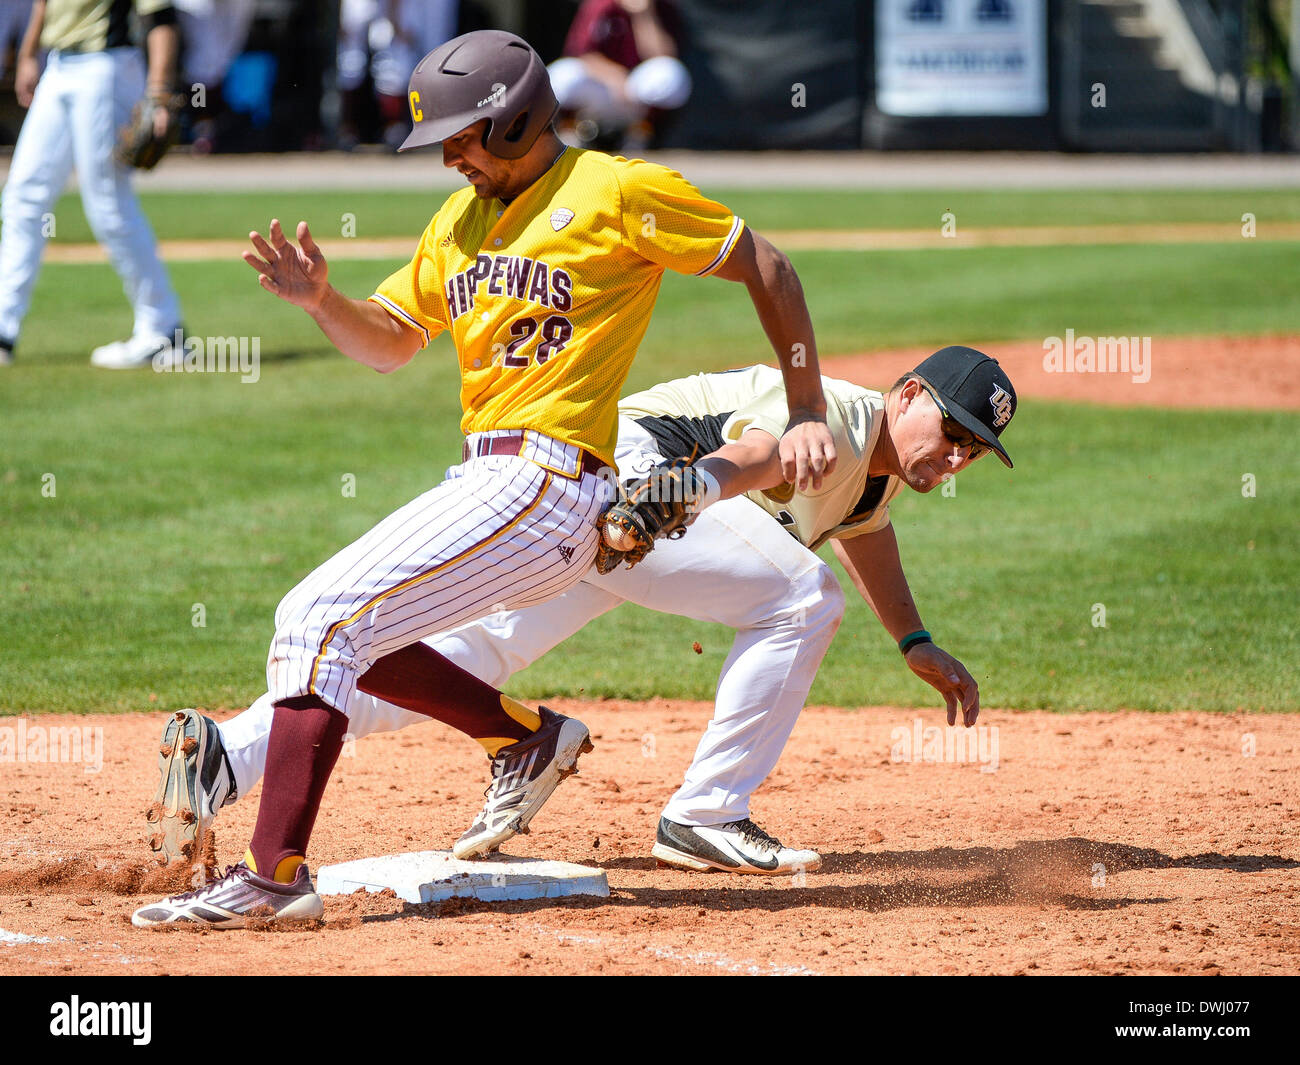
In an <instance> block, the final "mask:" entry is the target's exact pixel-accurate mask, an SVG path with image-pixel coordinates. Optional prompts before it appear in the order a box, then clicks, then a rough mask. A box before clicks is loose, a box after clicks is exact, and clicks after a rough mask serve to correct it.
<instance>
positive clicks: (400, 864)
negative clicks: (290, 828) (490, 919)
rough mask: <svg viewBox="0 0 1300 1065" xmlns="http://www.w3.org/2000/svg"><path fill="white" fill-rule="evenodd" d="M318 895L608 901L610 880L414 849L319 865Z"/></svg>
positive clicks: (563, 866)
mask: <svg viewBox="0 0 1300 1065" xmlns="http://www.w3.org/2000/svg"><path fill="white" fill-rule="evenodd" d="M315 879H316V891H317V893H318V894H321V895H350V894H352V892H354V891H356V890H357V889H358V888H365V889H366V890H367V891H383V890H385V889H386V888H391V889H392V890H393V891H394V892H396V893H397V895H398V897H399V898H403V899H405V900H406V901H407V902H439V901H441V900H442V899H465V898H475V899H483V900H484V901H487V902H498V901H504V900H509V899H556V898H562V897H563V896H566V895H599V896H600V897H601V898H608V897H609V881H608V880H606V879H605V874H604V872H603V871H602V870H599V869H592V868H589V867H588V866H585V865H575V864H574V863H573V862H548V861H545V860H543V859H541V858H509V857H506V856H504V855H503V856H501V857H498V858H496V859H494V860H492V861H472V862H467V861H460V860H459V859H456V858H453V857H452V856H451V851H418V852H414V853H410V854H385V855H383V856H381V857H379V858H360V859H358V860H357V861H355V862H341V863H339V864H338V865H323V866H321V867H320V868H319V869H318V870H317V871H316V878H315Z"/></svg>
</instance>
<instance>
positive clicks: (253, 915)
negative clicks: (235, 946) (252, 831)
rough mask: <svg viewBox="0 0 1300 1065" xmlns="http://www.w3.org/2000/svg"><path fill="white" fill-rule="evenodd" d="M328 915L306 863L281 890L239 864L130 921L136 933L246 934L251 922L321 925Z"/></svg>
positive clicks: (145, 909) (144, 908) (144, 909)
mask: <svg viewBox="0 0 1300 1065" xmlns="http://www.w3.org/2000/svg"><path fill="white" fill-rule="evenodd" d="M324 912H325V906H324V904H323V903H322V902H321V897H320V896H319V895H317V894H316V887H315V885H314V884H313V883H312V882H311V873H310V872H308V870H307V866H306V863H304V864H302V865H300V866H298V873H297V875H296V876H295V877H294V881H293V883H292V884H280V883H277V882H276V881H274V880H268V879H266V877H264V876H258V875H257V874H256V873H255V872H253V870H251V869H250V868H248V866H246V865H245V864H244V863H243V862H240V863H239V864H238V865H232V866H230V867H229V868H228V869H227V870H226V872H225V875H224V876H222V877H221V879H220V880H214V881H213V882H212V883H211V884H207V885H205V886H204V887H201V888H198V889H196V890H194V891H186V892H184V893H183V894H180V895H170V896H168V897H167V898H165V899H163V900H162V901H161V902H154V903H151V904H150V905H148V906H141V907H140V908H139V909H138V910H136V911H135V913H133V914H132V915H131V923H132V924H133V925H135V926H136V927H137V928H161V927H164V926H166V925H198V926H199V927H201V928H243V927H245V926H246V925H247V924H248V923H249V922H250V921H251V922H252V923H254V924H261V923H263V922H267V921H274V922H275V923H277V924H281V923H285V922H288V921H313V920H319V919H320V917H321V915H322V914H324Z"/></svg>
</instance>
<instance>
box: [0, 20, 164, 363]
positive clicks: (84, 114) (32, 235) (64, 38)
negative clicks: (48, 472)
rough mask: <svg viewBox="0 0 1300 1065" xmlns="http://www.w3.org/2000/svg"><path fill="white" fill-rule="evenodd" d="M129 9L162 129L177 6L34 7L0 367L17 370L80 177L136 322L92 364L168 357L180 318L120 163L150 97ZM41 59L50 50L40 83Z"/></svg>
mask: <svg viewBox="0 0 1300 1065" xmlns="http://www.w3.org/2000/svg"><path fill="white" fill-rule="evenodd" d="M132 8H134V9H135V11H136V13H137V14H139V15H140V17H141V20H142V22H143V24H144V27H145V32H146V43H147V46H148V52H149V67H148V81H147V91H148V93H149V96H150V98H151V99H154V100H157V101H159V104H158V107H157V109H156V111H155V124H156V125H158V124H162V125H164V126H165V124H166V123H167V122H168V121H169V120H170V119H169V117H168V115H167V110H166V107H165V105H164V104H163V102H162V101H164V100H169V99H170V98H171V93H172V82H173V79H174V77H175V71H176V54H177V49H178V38H177V34H176V12H175V10H174V9H173V7H172V5H171V2H170V0H36V3H35V5H34V6H33V8H32V15H31V21H30V22H29V23H28V28H27V33H26V35H25V36H24V38H23V43H22V47H21V48H20V50H19V54H18V68H17V72H16V75H15V89H16V91H17V94H18V102H19V103H20V104H22V105H23V106H24V107H27V108H28V112H27V119H26V121H24V122H23V128H22V131H21V132H20V133H19V135H18V143H17V145H15V147H14V154H13V159H12V161H11V162H10V165H9V177H8V179H7V181H6V182H5V187H4V200H3V207H2V208H0V211H2V213H3V230H2V236H0V365H7V364H8V363H10V362H12V361H13V354H14V347H15V345H16V344H17V343H18V337H19V333H20V331H21V329H22V324H23V318H24V317H25V316H26V314H27V308H28V305H29V304H30V303H31V298H32V289H33V288H34V287H35V285H36V275H37V273H38V271H39V270H40V265H41V255H42V254H43V253H44V251H45V241H46V239H47V238H48V237H49V235H50V220H51V218H52V217H53V216H52V214H51V212H52V211H53V209H54V201H55V200H56V199H58V197H59V194H60V193H61V192H62V191H63V186H64V184H65V183H66V182H67V180H68V175H69V173H71V172H72V170H73V169H74V168H75V169H76V172H77V181H78V184H79V186H80V189H81V203H82V206H83V207H84V208H85V211H86V219H87V221H89V222H90V228H91V229H92V230H93V231H94V234H95V239H96V240H98V241H99V242H100V243H101V244H102V245H104V248H105V250H106V251H107V252H108V257H109V260H110V262H112V264H113V268H114V269H115V270H116V271H117V273H118V276H120V277H121V279H122V286H123V288H124V289H125V290H126V298H127V299H128V300H129V301H130V303H131V308H132V310H133V311H134V314H135V324H134V328H133V330H132V333H131V336H130V337H129V338H127V339H126V340H122V341H116V342H114V343H112V344H106V345H104V346H103V347H100V348H96V349H95V350H94V351H93V352H92V353H91V358H90V361H91V363H92V365H95V366H100V367H104V368H106V369H130V368H134V367H144V366H150V365H152V364H153V361H154V359H155V357H157V356H159V355H163V356H165V355H166V353H167V352H168V351H169V350H170V349H171V348H172V346H173V343H174V339H175V335H176V331H177V330H178V329H179V328H180V324H181V308H180V303H179V301H178V300H177V298H176V293H175V292H174V291H173V290H172V286H171V281H170V280H169V279H168V276H167V269H166V267H164V266H163V263H162V260H161V259H159V257H158V249H157V246H156V244H155V242H154V235H153V230H152V229H151V228H150V226H149V221H148V219H146V218H145V216H144V213H143V212H142V211H141V210H140V204H139V201H137V199H136V196H135V190H134V189H133V188H132V184H131V170H130V168H129V167H126V166H123V165H122V164H121V163H119V162H117V161H116V160H115V159H114V157H113V150H114V148H115V147H116V145H117V136H118V130H119V129H120V128H121V127H123V126H125V125H127V123H128V121H129V120H130V117H131V111H132V108H133V107H134V106H135V104H136V102H137V101H139V100H140V98H141V96H142V95H143V94H144V93H145V91H146V77H145V69H144V64H143V63H142V62H141V60H140V51H139V49H138V48H136V47H135V46H134V45H132V43H131V41H130V40H129V38H128V36H127V18H128V15H129V14H130V12H131V9H132ZM38 48H47V49H49V50H50V51H49V59H48V61H47V63H46V67H45V72H44V74H41V73H40V68H39V61H38V59H37V51H38Z"/></svg>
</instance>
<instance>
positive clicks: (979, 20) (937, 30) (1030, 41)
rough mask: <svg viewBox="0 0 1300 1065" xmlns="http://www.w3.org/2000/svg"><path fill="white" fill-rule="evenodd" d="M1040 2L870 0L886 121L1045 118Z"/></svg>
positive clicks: (1044, 27) (880, 99)
mask: <svg viewBox="0 0 1300 1065" xmlns="http://www.w3.org/2000/svg"><path fill="white" fill-rule="evenodd" d="M1046 6H1047V3H1046V0H876V106H877V107H878V108H879V109H880V110H881V111H882V112H884V113H885V114H887V115H1041V114H1044V113H1046V111H1047V18H1046V13H1045V8H1046Z"/></svg>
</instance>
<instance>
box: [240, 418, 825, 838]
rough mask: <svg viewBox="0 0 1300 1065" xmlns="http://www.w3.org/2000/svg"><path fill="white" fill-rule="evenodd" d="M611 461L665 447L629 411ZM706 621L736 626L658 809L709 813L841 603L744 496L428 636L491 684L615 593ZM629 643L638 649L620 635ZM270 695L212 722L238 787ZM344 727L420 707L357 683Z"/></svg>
mask: <svg viewBox="0 0 1300 1065" xmlns="http://www.w3.org/2000/svg"><path fill="white" fill-rule="evenodd" d="M619 430H620V431H619V448H618V464H619V469H620V473H621V474H622V475H623V476H628V475H629V473H630V472H633V471H641V472H644V470H645V469H648V468H649V467H650V466H651V465H653V464H654V463H656V462H658V461H661V456H660V455H659V454H658V453H657V451H656V450H655V444H654V442H653V440H651V439H650V438H649V437H648V436H647V435H646V434H645V432H644V431H643V430H642V429H641V428H640V426H638V425H637V424H636V423H635V422H631V421H629V420H627V419H622V420H621V421H620V424H619ZM622 602H632V603H638V604H640V605H642V606H645V607H648V608H650V609H651V610H658V611H661V612H664V613H669V614H678V615H681V616H683V617H691V618H696V619H699V620H704V621H716V622H719V623H721V624H723V625H727V626H729V627H731V628H733V629H735V630H736V637H735V641H734V643H733V644H732V648H731V653H730V655H729V656H728V657H727V661H726V663H725V664H724V665H723V667H722V674H721V676H720V678H719V682H718V690H717V698H716V702H715V706H714V714H713V719H712V721H710V722H709V725H708V728H707V729H706V730H705V733H704V736H703V738H702V739H701V740H700V743H699V746H698V748H697V749H696V752H695V757H694V760H693V761H692V762H691V764H690V766H689V768H688V769H687V771H686V777H685V780H684V782H683V783H682V785H681V787H680V788H679V789H678V790H677V792H676V793H675V794H674V795H673V796H672V798H671V799H670V800H669V802H668V805H667V806H666V807H665V808H664V812H663V813H664V816H665V817H667V818H668V819H669V820H671V821H675V822H677V823H678V824H683V825H697V826H698V825H715V824H721V823H723V822H727V821H735V820H738V819H740V818H743V817H747V816H749V797H750V795H751V794H752V793H753V791H754V790H755V789H756V788H757V787H758V786H759V785H760V784H761V783H762V782H763V781H764V780H765V779H766V778H767V776H768V774H769V773H770V772H771V771H772V769H773V767H774V766H775V765H776V763H777V760H778V759H779V758H780V756H781V751H782V749H783V748H784V747H785V743H786V740H787V739H788V738H789V736H790V732H791V730H792V729H793V728H794V724H795V721H796V719H797V718H798V716H799V711H800V710H801V709H802V708H803V704H804V701H805V700H806V699H807V697H808V690H809V688H810V687H811V685H812V681H813V678H814V676H816V673H817V669H818V667H819V666H820V665H821V660H822V658H823V657H824V656H825V654H826V650H827V648H828V647H829V646H830V642H831V639H832V638H833V637H834V635H835V631H836V629H838V627H839V623H840V618H841V617H842V616H843V612H844V594H843V592H842V591H841V589H840V585H839V582H838V581H837V580H836V579H835V576H834V574H833V572H832V571H831V569H830V567H828V566H827V565H826V564H825V563H823V562H822V561H821V560H820V559H819V558H818V557H817V556H816V555H815V554H814V553H813V552H811V551H809V550H808V549H807V548H805V547H804V546H803V545H802V544H800V543H799V542H798V541H797V540H795V539H794V537H792V536H790V535H789V534H788V533H787V532H786V531H785V530H784V529H782V528H781V526H780V525H778V524H777V523H776V522H775V521H773V520H772V518H771V517H770V516H769V515H768V514H767V513H766V512H764V511H763V510H762V509H761V508H760V507H758V506H756V505H755V504H754V503H752V502H750V501H749V500H748V499H745V498H743V497H742V498H738V499H729V500H724V501H723V502H721V503H717V504H715V505H713V506H712V507H710V508H708V509H707V510H705V511H704V512H703V513H702V514H701V515H700V517H699V518H698V519H697V520H696V522H695V524H694V525H692V526H691V528H690V530H689V531H688V533H687V535H686V536H685V537H683V538H682V539H680V540H674V541H671V542H668V543H663V544H660V545H659V546H658V547H657V548H656V549H655V550H654V551H653V552H651V554H650V555H649V556H648V557H647V558H646V559H645V561H644V562H642V563H640V564H639V565H638V566H636V567H635V568H634V569H631V570H628V569H626V568H620V569H618V570H616V571H615V572H613V573H610V574H608V575H606V576H603V577H602V576H599V575H598V574H596V572H595V571H594V570H588V571H587V572H586V573H585V575H584V576H583V578H582V581H581V583H579V584H576V585H574V586H573V587H570V588H569V589H568V590H567V591H566V592H564V593H563V594H562V595H560V596H558V597H556V598H553V599H551V600H550V601H549V602H546V603H543V604H541V605H537V606H532V607H529V608H527V609H514V610H506V611H497V612H494V613H491V614H489V615H487V616H486V617H483V618H482V619H480V620H478V621H476V622H474V623H472V624H469V625H463V626H461V627H459V628H457V629H455V630H454V631H451V632H448V633H445V634H443V635H440V636H438V637H436V638H434V639H430V640H428V641H427V642H428V643H429V645H430V646H431V647H433V648H434V649H435V650H437V651H438V652H439V653H441V654H443V655H445V656H446V657H447V658H449V659H451V661H453V662H455V663H456V664H457V665H459V666H460V667H461V668H463V669H465V670H467V671H468V672H470V673H472V674H474V675H475V676H477V677H479V678H480V679H482V680H484V681H486V682H487V683H488V684H491V685H493V686H495V687H498V688H499V687H503V686H504V685H505V683H506V681H507V680H508V678H509V677H510V676H511V674H513V673H515V672H516V671H518V670H520V669H522V668H523V667H524V666H526V665H528V664H529V663H531V662H533V661H535V660H536V659H538V658H540V657H541V656H542V655H543V654H545V653H546V652H547V651H549V650H550V649H551V648H553V647H555V646H556V645H557V644H559V643H560V642H561V641H563V640H565V639H567V638H568V637H569V636H571V635H573V634H574V633H576V632H577V631H579V630H580V629H581V628H582V627H583V626H584V625H586V624H587V622H589V621H591V620H592V619H593V618H595V617H598V616H600V615H601V614H604V613H606V612H607V611H609V610H612V609H613V608H614V607H616V606H617V605H618V604H619V603H622ZM629 650H632V651H634V650H635V649H629ZM273 702H274V700H273V699H272V697H271V696H270V695H264V696H262V697H261V698H260V699H258V700H257V702H255V703H254V704H253V705H252V706H251V707H250V708H249V709H248V710H247V711H246V712H245V713H243V714H240V715H239V716H238V717H236V718H234V719H232V720H230V721H228V722H225V723H224V724H223V725H221V726H220V728H221V736H222V741H223V743H224V744H225V748H226V753H227V755H228V757H229V758H230V762H231V766H232V769H233V770H234V775H235V780H236V786H237V789H238V792H239V794H240V795H246V794H247V793H248V791H249V789H250V788H251V787H252V786H253V785H254V784H255V783H256V782H257V780H258V779H259V777H260V776H261V774H262V769H263V765H264V763H265V760H266V743H267V737H268V736H269V734H270V728H271V717H272V712H273ZM346 710H347V713H348V716H349V718H350V722H349V733H350V734H351V735H353V736H356V737H360V736H365V735H369V734H370V733H373V732H388V731H393V730H395V729H399V728H403V727H405V726H406V725H411V724H415V723H416V722H420V721H427V720H428V718H426V717H423V716H422V715H420V714H415V713H411V712H410V711H407V710H403V709H402V708H401V707H398V706H394V705H393V704H391V703H386V702H383V701H381V700H379V699H376V698H374V697H372V696H369V695H366V694H364V693H362V692H357V691H355V689H353V694H352V696H351V698H350V701H349V703H348V705H347V707H346Z"/></svg>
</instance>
